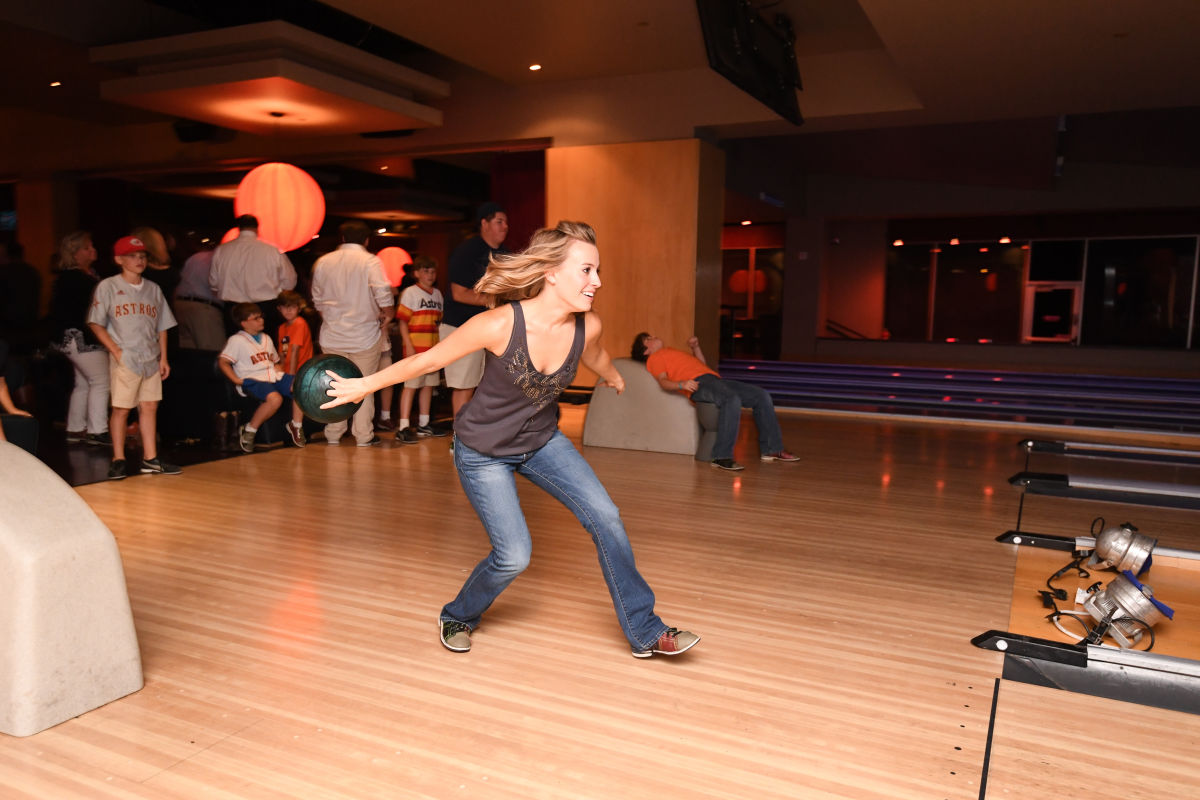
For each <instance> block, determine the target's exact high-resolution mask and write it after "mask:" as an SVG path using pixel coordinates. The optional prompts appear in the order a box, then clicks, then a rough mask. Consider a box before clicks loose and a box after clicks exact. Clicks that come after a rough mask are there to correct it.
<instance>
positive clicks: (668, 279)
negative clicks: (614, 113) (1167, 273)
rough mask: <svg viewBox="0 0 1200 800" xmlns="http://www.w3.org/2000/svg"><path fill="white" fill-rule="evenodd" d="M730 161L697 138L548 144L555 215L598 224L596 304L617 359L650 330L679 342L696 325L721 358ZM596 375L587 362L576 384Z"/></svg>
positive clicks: (549, 210)
mask: <svg viewBox="0 0 1200 800" xmlns="http://www.w3.org/2000/svg"><path fill="white" fill-rule="evenodd" d="M723 164H724V161H723V156H722V155H721V153H720V152H719V151H718V150H716V148H714V147H711V146H710V145H706V144H704V143H702V142H700V141H698V140H695V139H683V140H673V141H664V142H638V143H632V144H618V145H601V146H594V147H559V148H553V149H551V150H549V151H547V153H546V223H547V224H548V225H553V224H555V223H556V222H557V221H558V220H560V219H572V220H582V221H584V222H587V223H589V224H591V225H592V226H593V227H595V229H596V236H597V240H598V243H599V245H600V263H601V272H600V276H601V280H602V281H603V286H602V288H601V290H600V292H599V293H598V294H597V296H596V306H595V307H596V310H597V311H598V312H599V313H600V314H601V316H602V317H603V319H604V330H605V333H604V342H605V346H606V347H607V348H608V351H609V352H610V353H611V354H612V355H613V356H614V357H619V356H625V355H628V353H629V346H630V343H631V342H632V340H633V337H634V335H635V334H637V333H638V332H639V331H643V330H650V331H653V332H654V333H656V334H658V335H659V336H661V337H662V338H663V339H664V340H665V341H666V342H667V343H668V344H671V345H673V346H682V345H683V343H684V342H685V341H686V340H687V338H688V337H689V336H691V335H692V333H693V332H696V333H697V334H698V335H699V336H701V338H702V341H703V342H704V346H705V350H706V352H707V353H708V354H709V355H710V356H711V358H712V359H715V358H716V354H717V333H718V331H717V324H718V317H717V315H718V307H717V302H718V297H719V293H718V290H719V285H718V284H719V281H720V222H721V215H720V208H721V202H722V197H721V187H722V180H723V168H724V167H723ZM710 283H711V284H712V285H711V286H710V285H709V284H710ZM698 287H700V288H699V289H698ZM698 304H699V305H701V310H700V312H699V313H698V311H697V306H698ZM593 380H594V377H593V376H591V375H590V374H587V373H586V371H585V370H581V372H580V375H579V376H578V377H577V378H576V381H575V382H576V383H577V384H590V383H591V382H592V381H593Z"/></svg>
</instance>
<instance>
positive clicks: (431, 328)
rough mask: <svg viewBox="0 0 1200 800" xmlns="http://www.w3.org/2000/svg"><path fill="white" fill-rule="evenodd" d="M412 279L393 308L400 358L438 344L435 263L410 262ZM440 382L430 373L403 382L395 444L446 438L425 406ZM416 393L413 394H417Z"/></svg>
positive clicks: (439, 303)
mask: <svg viewBox="0 0 1200 800" xmlns="http://www.w3.org/2000/svg"><path fill="white" fill-rule="evenodd" d="M412 274H413V277H414V278H416V279H417V282H416V283H414V284H413V285H412V286H409V287H408V288H407V289H405V290H404V291H403V292H401V294H400V302H399V303H398V304H397V305H396V319H397V320H399V321H400V340H401V341H402V342H403V343H404V357H405V358H408V357H409V356H412V355H416V354H417V353H423V352H425V351H426V350H428V349H429V348H431V347H433V346H434V345H435V344H437V343H438V326H439V324H440V323H441V321H442V307H443V306H442V292H441V290H440V289H438V288H437V287H436V286H435V285H434V284H435V283H437V262H436V261H434V260H433V259H432V258H429V257H427V256H420V257H419V258H417V260H416V261H414V262H413V268H412ZM439 383H441V373H440V372H437V371H435V372H431V373H429V374H428V375H418V376H417V377H415V378H411V379H409V380H407V381H405V382H404V388H403V389H402V390H401V391H400V429H399V430H398V431H396V441H398V442H401V443H403V444H416V442H417V440H418V437H422V436H446V435H447V433H446V431H444V430H441V429H440V428H434V427H432V426H431V425H430V424H429V403H430V399H431V398H432V396H433V387H434V386H437V385H438V384H439ZM418 391H419V392H420V394H417V392H418ZM414 394H417V410H418V412H419V413H420V416H419V417H417V426H416V428H413V427H412V426H410V425H409V422H408V420H409V415H410V414H411V413H412V401H413V395H414Z"/></svg>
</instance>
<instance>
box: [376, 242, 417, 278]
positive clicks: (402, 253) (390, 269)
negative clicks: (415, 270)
mask: <svg viewBox="0 0 1200 800" xmlns="http://www.w3.org/2000/svg"><path fill="white" fill-rule="evenodd" d="M375 255H377V256H379V260H380V261H382V262H383V272H384V274H385V275H387V279H388V283H390V284H391V285H392V286H399V285H400V281H402V280H404V267H405V266H406V265H408V264H411V263H412V256H410V255H409V254H408V251H407V250H405V249H404V248H403V247H385V248H383V249H382V250H380V251H379V252H378V253H376V254H375Z"/></svg>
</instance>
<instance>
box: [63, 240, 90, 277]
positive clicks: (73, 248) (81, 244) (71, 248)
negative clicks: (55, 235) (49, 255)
mask: <svg viewBox="0 0 1200 800" xmlns="http://www.w3.org/2000/svg"><path fill="white" fill-rule="evenodd" d="M91 243H92V235H91V234H90V233H88V232H87V231H74V232H72V233H68V234H67V235H66V236H64V237H63V238H62V243H61V244H60V245H59V246H58V266H59V268H60V269H75V268H76V267H78V266H79V264H77V263H76V261H75V255H76V253H78V252H79V251H80V250H82V249H83V248H85V247H87V246H88V245H89V244H91Z"/></svg>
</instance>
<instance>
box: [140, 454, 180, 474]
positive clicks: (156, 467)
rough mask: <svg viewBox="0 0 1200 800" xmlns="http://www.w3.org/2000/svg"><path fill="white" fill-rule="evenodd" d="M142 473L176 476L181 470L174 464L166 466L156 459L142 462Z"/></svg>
mask: <svg viewBox="0 0 1200 800" xmlns="http://www.w3.org/2000/svg"><path fill="white" fill-rule="evenodd" d="M142 472H146V473H150V472H156V473H158V474H159V475H178V474H179V473H181V472H183V470H181V469H180V468H179V467H177V466H175V465H174V464H168V463H167V462H165V461H161V460H159V459H157V458H146V459H143V460H142Z"/></svg>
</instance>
